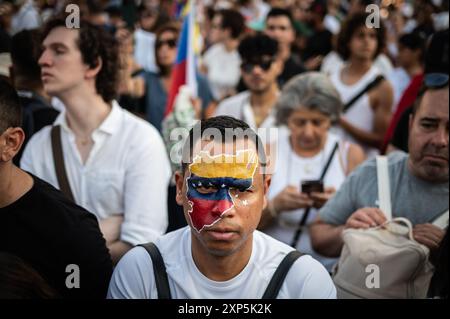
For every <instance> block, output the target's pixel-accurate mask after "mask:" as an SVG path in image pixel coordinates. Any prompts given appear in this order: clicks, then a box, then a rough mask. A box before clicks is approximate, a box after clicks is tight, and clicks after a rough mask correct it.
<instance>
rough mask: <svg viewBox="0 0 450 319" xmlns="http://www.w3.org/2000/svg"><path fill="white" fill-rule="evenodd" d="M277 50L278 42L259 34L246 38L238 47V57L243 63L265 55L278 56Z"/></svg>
mask: <svg viewBox="0 0 450 319" xmlns="http://www.w3.org/2000/svg"><path fill="white" fill-rule="evenodd" d="M278 50H279V47H278V41H277V40H275V39H272V38H271V37H269V36H268V35H265V34H261V33H258V34H256V35H250V36H247V37H246V38H244V39H243V40H242V41H241V43H240V44H239V47H238V52H239V55H240V56H241V59H242V60H243V61H251V60H255V59H259V58H261V57H263V56H267V55H268V56H271V57H275V56H277V55H278Z"/></svg>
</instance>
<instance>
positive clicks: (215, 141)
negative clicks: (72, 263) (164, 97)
mask: <svg viewBox="0 0 450 319" xmlns="http://www.w3.org/2000/svg"><path fill="white" fill-rule="evenodd" d="M230 130H234V132H238V131H240V132H241V133H242V132H244V133H245V134H240V135H239V134H236V135H235V136H234V137H235V138H233V136H231V138H229V139H228V137H229V135H227V133H226V132H229V131H230ZM258 145H259V146H260V145H262V144H261V142H260V140H259V137H258V136H257V135H256V133H255V132H254V131H253V130H251V129H250V128H249V126H248V125H247V124H246V123H245V122H242V121H240V120H236V119H234V118H231V117H227V116H220V117H215V118H211V119H208V120H205V121H202V122H201V123H199V124H198V125H196V126H195V127H194V128H193V130H191V132H190V135H189V137H188V139H187V141H186V144H185V145H184V148H183V163H182V171H180V172H177V173H176V185H177V197H176V200H177V203H178V204H179V205H181V206H183V209H184V214H185V217H186V220H187V222H188V226H187V227H185V228H182V229H180V230H177V231H174V232H171V233H169V234H166V235H164V236H163V237H161V238H160V239H158V240H157V241H156V242H155V245H156V247H157V248H158V250H159V251H160V253H161V255H162V258H163V262H164V266H165V268H166V269H165V270H166V272H167V278H168V286H169V290H170V295H171V298H176V299H197V298H202V299H206V298H207V299H210V298H214V299H236V298H238V299H240V298H261V297H262V296H263V295H264V293H265V291H266V289H267V287H268V285H269V282H270V281H271V279H272V277H273V275H274V273H275V271H276V270H277V268H278V267H279V265H280V263H281V262H282V261H283V259H284V258H285V257H286V255H288V254H289V253H291V252H292V251H293V248H291V247H289V246H287V245H285V244H283V243H281V242H279V241H277V240H275V239H273V238H271V237H269V236H267V235H265V234H263V233H261V232H259V231H257V230H256V228H257V226H258V224H259V221H260V219H261V213H262V210H263V209H264V207H265V206H266V204H267V202H266V193H267V189H268V187H269V184H270V177H269V176H268V175H266V174H264V167H265V166H264V164H265V162H266V158H265V154H264V149H263V148H262V147H258ZM154 278H155V274H154V268H153V260H152V258H150V257H149V255H148V253H147V251H146V249H144V248H143V247H136V248H134V249H132V250H131V251H130V252H129V253H127V254H126V255H125V256H124V257H123V259H122V260H121V261H120V262H119V264H118V265H117V267H116V269H115V272H114V274H113V277H112V279H111V282H110V286H109V292H108V298H114V299H115V298H117V299H122V298H124V299H127V298H143V299H156V298H158V297H161V295H159V294H158V290H157V284H156V280H155V279H154ZM335 296H336V290H335V287H334V285H333V283H332V281H331V278H330V277H329V275H328V273H327V271H326V270H325V268H324V267H323V266H322V265H321V264H320V263H319V262H317V261H316V260H314V259H313V258H312V257H310V256H306V255H305V256H301V257H300V258H298V259H297V260H296V261H295V262H294V263H293V265H292V267H291V268H290V270H289V272H288V273H287V277H286V278H285V280H284V282H283V283H282V286H281V289H280V290H279V292H278V293H277V295H276V297H277V298H335Z"/></svg>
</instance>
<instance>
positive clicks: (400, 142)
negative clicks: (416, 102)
mask: <svg viewBox="0 0 450 319" xmlns="http://www.w3.org/2000/svg"><path fill="white" fill-rule="evenodd" d="M411 113H412V108H411V107H409V108H407V109H406V110H405V111H404V112H403V113H402V116H401V117H400V120H399V121H398V123H397V126H396V127H395V131H394V135H393V136H392V139H391V144H392V145H394V146H395V147H396V148H398V149H400V150H402V151H404V152H406V153H409V151H408V137H409V116H410V115H411Z"/></svg>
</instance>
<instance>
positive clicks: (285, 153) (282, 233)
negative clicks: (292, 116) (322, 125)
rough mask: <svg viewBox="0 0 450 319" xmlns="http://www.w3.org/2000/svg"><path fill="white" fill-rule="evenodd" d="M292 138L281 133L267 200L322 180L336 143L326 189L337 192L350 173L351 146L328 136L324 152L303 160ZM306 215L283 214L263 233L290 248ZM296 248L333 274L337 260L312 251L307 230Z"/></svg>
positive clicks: (297, 212) (300, 212) (285, 131)
mask: <svg viewBox="0 0 450 319" xmlns="http://www.w3.org/2000/svg"><path fill="white" fill-rule="evenodd" d="M289 136H290V132H289V130H288V129H282V130H280V135H279V139H278V157H277V162H276V164H275V165H276V169H275V172H274V174H273V176H272V182H271V185H270V188H269V192H268V199H269V200H272V199H273V198H274V197H275V196H277V195H278V194H279V193H280V192H281V191H282V190H283V189H284V188H285V187H286V186H288V185H292V186H295V187H297V188H299V189H300V183H301V181H302V180H316V179H319V178H320V174H321V173H322V170H323V167H324V166H325V164H326V162H327V161H328V158H329V156H330V154H331V152H332V150H333V148H334V146H335V145H336V142H338V143H339V148H338V150H337V151H336V153H335V154H334V157H333V160H332V162H331V163H330V166H329V168H328V171H327V174H326V175H325V178H324V187H334V188H335V189H336V190H338V189H339V187H340V186H341V184H342V183H343V182H344V180H345V178H346V175H345V172H346V170H347V154H348V148H349V143H345V142H344V143H343V142H341V141H340V139H339V137H338V136H336V135H334V134H332V133H328V137H327V141H326V143H325V147H324V149H323V150H322V151H321V152H320V153H319V154H317V155H316V156H314V157H311V158H304V157H300V156H298V155H297V154H295V153H294V151H293V150H292V147H291V145H290V142H289ZM317 212H318V210H317V209H315V208H312V209H311V210H310V212H309V216H308V220H307V222H306V224H307V225H308V224H310V223H311V222H312V221H313V220H314V219H315V218H316V216H317ZM303 214H304V209H297V210H294V211H289V212H281V213H280V214H279V216H278V220H277V222H275V223H273V225H272V226H270V227H268V228H267V229H264V230H263V232H265V233H266V234H268V235H270V236H272V237H274V238H275V239H278V240H280V241H282V242H284V243H286V244H288V245H290V244H291V242H292V240H293V238H294V235H295V233H296V230H297V226H298V224H299V222H300V220H301V219H302V217H303ZM296 248H297V249H298V250H299V251H300V252H302V253H305V254H309V255H311V256H313V258H315V259H317V260H318V261H320V262H321V263H322V264H323V265H324V266H325V267H326V268H327V270H328V271H329V272H331V269H332V267H333V265H334V264H335V263H336V262H337V259H335V258H326V257H324V256H322V255H319V254H318V253H316V252H315V251H314V250H313V249H312V247H311V241H310V237H309V233H308V231H307V229H305V230H303V232H302V235H301V237H300V239H299V241H298V243H297V247H296Z"/></svg>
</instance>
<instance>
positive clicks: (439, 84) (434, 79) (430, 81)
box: [424, 73, 448, 89]
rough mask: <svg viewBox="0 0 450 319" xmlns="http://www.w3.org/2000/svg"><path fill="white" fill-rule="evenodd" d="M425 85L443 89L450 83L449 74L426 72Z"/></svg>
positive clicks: (430, 87)
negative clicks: (449, 80) (449, 81)
mask: <svg viewBox="0 0 450 319" xmlns="http://www.w3.org/2000/svg"><path fill="white" fill-rule="evenodd" d="M424 83H425V86H426V87H427V88H429V89H441V88H443V87H446V86H447V85H448V74H445V73H428V74H425V79H424Z"/></svg>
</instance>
